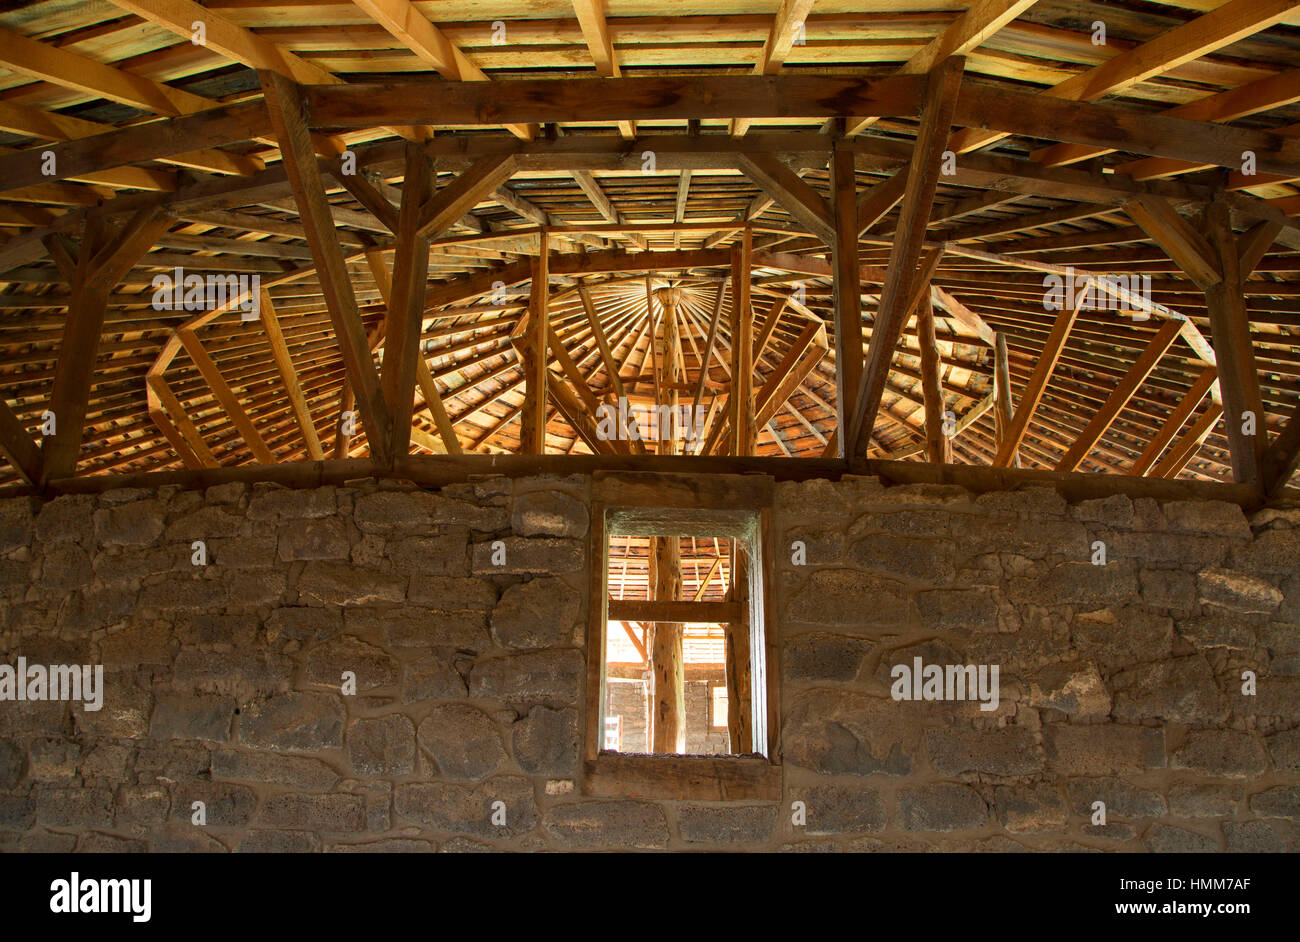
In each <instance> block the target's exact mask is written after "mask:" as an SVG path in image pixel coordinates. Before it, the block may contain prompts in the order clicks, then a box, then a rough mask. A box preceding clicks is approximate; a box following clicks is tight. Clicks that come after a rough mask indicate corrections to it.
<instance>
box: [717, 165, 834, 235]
mask: <svg viewBox="0 0 1300 942" xmlns="http://www.w3.org/2000/svg"><path fill="white" fill-rule="evenodd" d="M736 162H737V164H738V166H739V167H740V169H741V170H742V171H743V172H744V173H745V175H746V176H748V177H749V178H750V179H751V180H753V181H754V182H755V183H757V184H758V186H759V188H760V189H762V190H763V192H765V193H766V194H767V195H768V196H770V197H772V199H774V200H775V201H776V202H778V203H780V204H781V206H782V207H783V208H784V209H785V211H786V212H788V213H789V214H790V215H791V216H792V217H794V219H795V220H796V221H798V222H799V223H801V224H802V225H804V226H806V227H807V228H808V231H809V232H811V233H812V234H813V235H815V236H817V238H819V239H821V240H822V241H823V242H825V243H826V244H827V245H831V244H833V243H834V241H835V219H834V217H833V216H832V215H831V210H830V206H829V205H827V203H826V199H825V197H823V196H822V195H821V194H820V193H818V192H817V191H816V190H815V189H813V188H812V187H811V186H809V185H808V184H807V183H805V182H804V181H803V180H801V179H800V178H799V175H798V174H797V173H795V172H794V171H793V170H791V169H790V168H789V167H787V166H786V165H785V164H783V163H782V162H781V161H780V160H777V159H776V158H775V157H772V156H771V155H768V154H759V153H747V154H740V155H739V156H738V157H737V158H736ZM855 206H856V203H855Z"/></svg>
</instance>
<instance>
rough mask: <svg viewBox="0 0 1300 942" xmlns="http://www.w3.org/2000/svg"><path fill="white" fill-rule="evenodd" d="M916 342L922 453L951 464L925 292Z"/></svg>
mask: <svg viewBox="0 0 1300 942" xmlns="http://www.w3.org/2000/svg"><path fill="white" fill-rule="evenodd" d="M916 340H917V343H918V344H919V345H920V347H921V394H922V397H923V398H924V399H925V450H926V457H927V458H928V459H929V460H930V461H933V462H936V463H941V464H947V463H949V462H951V461H952V440H951V439H950V438H949V437H948V436H947V435H945V434H944V433H943V390H942V388H941V386H940V382H939V372H940V370H942V368H943V364H942V363H941V362H940V360H939V346H938V344H937V343H936V342H935V339H934V299H933V297H932V295H931V293H930V292H929V291H926V292H925V295H924V297H923V298H922V299H921V303H920V305H919V306H918V307H917V309H916Z"/></svg>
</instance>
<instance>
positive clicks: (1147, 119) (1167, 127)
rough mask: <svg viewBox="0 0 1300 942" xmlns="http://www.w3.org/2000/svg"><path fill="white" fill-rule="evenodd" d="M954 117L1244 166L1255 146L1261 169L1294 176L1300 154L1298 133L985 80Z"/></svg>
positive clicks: (992, 134)
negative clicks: (1002, 85) (1078, 99)
mask: <svg viewBox="0 0 1300 942" xmlns="http://www.w3.org/2000/svg"><path fill="white" fill-rule="evenodd" d="M956 120H957V121H958V122H959V123H960V124H963V125H966V127H967V131H969V129H970V128H971V127H976V126H980V127H986V128H993V129H994V130H992V131H987V132H980V133H981V134H982V135H983V136H985V137H988V138H990V140H999V139H1001V138H1003V137H1007V136H1009V135H1012V134H1019V135H1024V136H1026V137H1038V138H1042V139H1045V140H1056V141H1065V142H1068V143H1075V144H1084V145H1087V146H1090V147H1104V148H1108V149H1111V150H1122V151H1128V152H1131V153H1134V154H1147V155H1150V156H1153V157H1177V158H1180V159H1183V160H1195V161H1198V162H1202V163H1206V164H1212V165H1216V166H1226V167H1235V166H1239V165H1240V163H1241V154H1242V152H1243V151H1247V150H1251V151H1254V152H1255V154H1256V166H1257V168H1258V170H1259V172H1261V173H1278V174H1285V175H1288V176H1294V175H1295V174H1296V172H1297V166H1296V165H1297V162H1298V158H1300V139H1296V138H1289V137H1287V136H1285V135H1282V134H1279V133H1277V132H1273V131H1256V130H1250V129H1245V128H1238V127H1234V126H1230V125H1223V124H1207V123H1205V122H1202V121H1187V120H1185V119H1183V118H1168V117H1165V116H1163V115H1159V114H1149V113H1146V112H1139V111H1131V110H1128V109H1122V108H1118V107H1115V106H1112V105H1094V104H1084V103H1081V102H1076V101H1061V100H1059V99H1054V98H1051V97H1043V96H1041V95H1029V94H1026V93H1024V92H1018V91H1011V90H1007V89H1002V88H993V87H990V86H987V85H981V86H979V89H978V92H977V91H976V90H975V89H974V88H968V89H967V90H966V92H965V93H964V94H963V95H962V96H961V99H960V101H959V102H958V105H957V111H956ZM966 133H967V132H966V131H962V132H958V133H956V134H954V135H953V143H952V144H951V147H950V149H952V150H954V151H956V152H957V153H965V151H964V150H962V149H959V148H961V147H962V145H961V144H959V143H957V141H958V140H959V139H961V140H970V138H969V137H966V136H965V135H966ZM977 140H978V138H977Z"/></svg>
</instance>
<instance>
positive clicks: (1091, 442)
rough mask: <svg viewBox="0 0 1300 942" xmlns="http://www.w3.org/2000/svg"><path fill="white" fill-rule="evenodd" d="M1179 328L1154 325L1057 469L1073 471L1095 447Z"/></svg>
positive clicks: (1177, 325)
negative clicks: (1126, 370) (1150, 336)
mask: <svg viewBox="0 0 1300 942" xmlns="http://www.w3.org/2000/svg"><path fill="white" fill-rule="evenodd" d="M1181 329H1182V324H1181V323H1180V322H1178V321H1176V320H1167V321H1164V322H1163V323H1162V324H1161V325H1160V327H1159V328H1157V329H1156V333H1155V336H1153V337H1152V338H1151V340H1150V341H1148V342H1147V345H1146V346H1145V347H1143V348H1142V353H1141V354H1140V355H1139V356H1138V358H1137V360H1136V361H1134V363H1133V365H1132V366H1131V367H1129V370H1128V372H1127V373H1125V374H1124V375H1123V377H1121V378H1120V381H1119V384H1118V385H1117V386H1116V387H1115V390H1114V391H1113V392H1112V393H1111V394H1110V395H1109V396H1108V397H1107V398H1106V401H1105V402H1104V403H1103V404H1102V407H1101V409H1100V410H1098V412H1097V414H1096V415H1095V416H1093V417H1092V421H1090V422H1089V423H1088V424H1087V426H1086V427H1085V428H1084V430H1083V431H1082V432H1080V433H1079V436H1078V438H1076V439H1075V440H1074V444H1072V445H1071V446H1070V448H1069V450H1068V451H1066V453H1065V454H1064V455H1062V456H1061V460H1060V461H1058V462H1057V463H1056V470H1057V471H1074V470H1076V469H1077V468H1078V467H1079V464H1080V463H1081V462H1082V461H1083V459H1084V458H1086V457H1087V456H1088V453H1089V452H1090V451H1092V449H1093V448H1094V447H1096V445H1097V442H1099V441H1100V440H1101V437H1102V436H1103V435H1105V434H1106V432H1107V430H1108V429H1109V428H1110V427H1111V425H1112V424H1114V422H1115V420H1116V419H1117V418H1119V414H1120V413H1121V412H1122V411H1124V409H1125V408H1126V407H1127V406H1128V404H1129V400H1131V399H1132V398H1133V396H1134V395H1135V394H1136V393H1137V391H1138V388H1139V387H1141V385H1142V384H1143V383H1145V382H1146V381H1147V378H1148V377H1149V376H1150V375H1151V373H1152V371H1153V370H1155V368H1156V364H1158V363H1159V362H1160V358H1161V357H1163V356H1164V355H1165V353H1167V352H1168V350H1169V348H1170V347H1172V346H1173V345H1174V341H1175V340H1177V339H1178V336H1179V333H1180V331H1181Z"/></svg>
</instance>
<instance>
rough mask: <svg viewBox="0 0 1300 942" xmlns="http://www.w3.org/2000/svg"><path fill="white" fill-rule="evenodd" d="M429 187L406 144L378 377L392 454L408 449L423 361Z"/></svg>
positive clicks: (425, 167)
mask: <svg viewBox="0 0 1300 942" xmlns="http://www.w3.org/2000/svg"><path fill="white" fill-rule="evenodd" d="M433 187H434V179H433V171H432V168H431V167H430V166H429V158H428V157H426V156H425V155H424V150H423V148H421V147H420V146H419V145H418V144H414V143H409V142H408V143H407V145H406V171H405V173H404V175H403V180H402V208H401V210H400V211H399V213H398V221H397V228H396V230H394V235H396V236H397V248H396V251H395V252H394V254H393V275H392V281H391V285H392V287H391V289H390V292H389V303H388V311H387V313H386V314H385V316H384V365H383V373H382V375H381V376H380V386H381V388H382V389H383V393H384V404H385V406H387V408H388V415H389V420H390V426H389V427H390V430H391V433H392V454H394V455H405V454H407V453H409V452H410V450H411V424H412V422H413V421H414V410H415V382H416V372H417V370H416V363H417V361H419V360H421V359H423V356H422V354H421V352H420V331H421V329H422V327H423V324H424V298H425V291H426V289H427V287H428V283H429V242H428V239H427V238H426V237H425V235H424V234H423V233H422V232H420V222H421V217H422V215H423V214H422V207H423V206H424V205H425V202H426V201H427V200H428V199H429V196H430V194H431V193H432V192H433ZM493 188H495V187H493ZM443 192H446V190H444V191H443Z"/></svg>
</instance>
